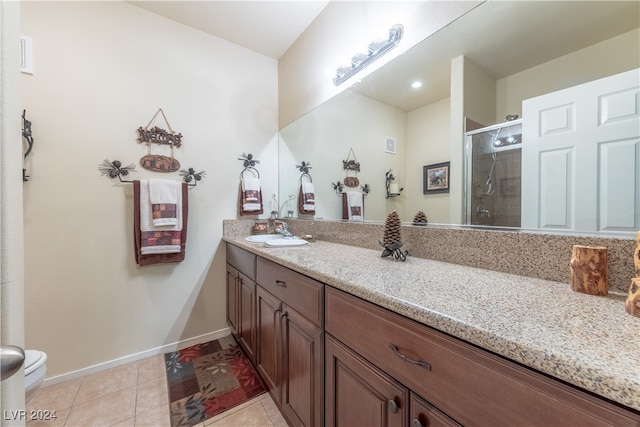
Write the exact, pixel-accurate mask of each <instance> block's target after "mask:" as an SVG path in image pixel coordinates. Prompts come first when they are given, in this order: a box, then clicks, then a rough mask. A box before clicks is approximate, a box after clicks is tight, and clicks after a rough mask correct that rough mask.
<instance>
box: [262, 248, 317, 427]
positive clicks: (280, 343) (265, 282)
mask: <svg viewBox="0 0 640 427" xmlns="http://www.w3.org/2000/svg"><path fill="white" fill-rule="evenodd" d="M256 281H257V283H258V286H257V290H256V312H257V314H256V331H257V334H256V335H257V336H256V338H257V348H256V368H257V370H258V372H259V373H260V375H261V376H262V378H263V380H264V381H265V383H266V385H267V387H268V388H269V391H270V393H271V395H272V396H273V398H274V400H275V401H276V404H277V405H278V406H279V407H280V409H281V411H282V413H283V415H284V416H285V417H286V418H287V420H288V422H289V423H290V424H291V425H293V426H322V425H323V412H324V403H323V402H324V393H323V382H324V332H323V326H324V309H323V307H324V285H323V284H322V283H320V282H317V281H315V280H313V279H310V278H309V277H306V276H304V275H302V274H299V273H296V272H294V271H292V270H289V269H287V268H285V267H282V266H280V265H278V264H275V263H273V262H271V261H269V260H266V259H263V258H258V259H257V276H256Z"/></svg>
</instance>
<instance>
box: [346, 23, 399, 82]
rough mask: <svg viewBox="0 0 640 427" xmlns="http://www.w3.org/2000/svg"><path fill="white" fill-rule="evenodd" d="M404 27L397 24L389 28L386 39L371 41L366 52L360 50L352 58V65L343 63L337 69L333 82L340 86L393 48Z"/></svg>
mask: <svg viewBox="0 0 640 427" xmlns="http://www.w3.org/2000/svg"><path fill="white" fill-rule="evenodd" d="M403 33H404V27H403V26H402V25H401V24H395V25H394V26H393V27H391V28H390V29H389V36H388V37H387V39H386V40H375V41H373V42H371V43H369V47H368V49H367V52H366V53H363V52H360V53H357V54H355V55H354V56H353V57H352V58H351V64H350V65H343V66H341V67H339V68H338V69H337V70H336V76H335V77H334V78H333V84H334V85H336V86H338V85H340V84H342V83H344V82H345V81H346V80H347V79H348V78H349V77H351V76H353V75H354V74H356V73H357V72H358V71H360V70H362V69H363V68H364V67H366V66H367V65H369V64H371V63H372V62H373V61H375V60H376V59H378V58H379V57H381V56H382V55H384V54H385V53H387V52H388V51H390V50H391V49H393V48H394V47H396V46H397V45H398V43H400V39H402V34H403Z"/></svg>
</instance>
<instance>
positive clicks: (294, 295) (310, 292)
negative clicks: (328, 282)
mask: <svg viewBox="0 0 640 427" xmlns="http://www.w3.org/2000/svg"><path fill="white" fill-rule="evenodd" d="M256 281H257V282H258V283H259V284H260V285H261V286H262V287H264V288H265V289H266V290H267V291H269V292H271V293H272V294H273V295H275V296H276V297H277V298H278V299H280V300H281V301H282V302H283V303H285V304H287V305H288V306H290V307H291V308H293V309H294V310H296V311H298V312H299V313H300V314H302V315H303V316H304V317H306V318H307V319H308V320H310V321H311V322H313V324H315V325H316V326H318V327H320V328H322V325H323V323H324V322H323V321H324V311H323V309H322V307H323V302H324V298H323V296H324V285H323V284H322V283H320V282H317V281H315V280H313V279H311V278H309V277H307V276H304V275H302V274H300V273H296V272H295V271H292V270H289V269H288V268H286V267H283V266H281V265H278V264H276V263H274V262H271V261H269V260H266V259H264V258H258V261H257V279H256Z"/></svg>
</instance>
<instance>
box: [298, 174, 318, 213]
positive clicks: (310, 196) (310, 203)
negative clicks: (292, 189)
mask: <svg viewBox="0 0 640 427" xmlns="http://www.w3.org/2000/svg"><path fill="white" fill-rule="evenodd" d="M298 213H300V214H301V215H314V214H315V213H316V201H315V192H314V188H313V184H311V183H310V182H303V183H301V184H300V190H299V191H298Z"/></svg>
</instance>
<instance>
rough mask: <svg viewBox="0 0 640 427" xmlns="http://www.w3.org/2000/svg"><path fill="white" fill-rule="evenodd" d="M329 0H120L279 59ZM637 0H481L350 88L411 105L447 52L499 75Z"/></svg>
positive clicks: (435, 79) (634, 16) (440, 75)
mask: <svg viewBox="0 0 640 427" xmlns="http://www.w3.org/2000/svg"><path fill="white" fill-rule="evenodd" d="M329 1H330V0H282V1H273V0H253V1H248V0H195V1H191V0H138V1H128V3H131V4H133V5H135V6H138V7H140V8H143V9H146V10H148V11H150V12H153V13H156V14H159V15H161V16H164V17H166V18H169V19H172V20H174V21H177V22H180V23H182V24H185V25H187V26H190V27H193V28H196V29H199V30H201V31H204V32H206V33H209V34H212V35H214V36H216V37H219V38H221V39H224V40H227V41H229V42H231V43H234V44H237V45H239V46H242V47H245V48H247V49H250V50H252V51H255V52H258V53H261V54H264V55H266V56H269V57H272V58H275V59H280V57H282V55H283V54H284V53H285V52H286V51H287V50H288V49H289V47H290V46H291V45H292V44H293V42H294V41H295V40H296V39H297V38H298V37H299V36H300V35H301V34H302V33H303V32H304V30H305V29H306V28H307V27H308V26H309V25H310V24H311V23H312V22H313V20H314V19H315V18H316V17H317V16H318V14H320V12H322V10H323V9H324V8H325V6H327V4H328V3H329ZM334 1H336V0H334ZM369 1H375V0H369ZM425 1H428V0H425ZM451 1H453V0H451ZM639 5H640V1H638V0H631V1H553V2H550V1H544V0H541V1H529V2H524V1H500V0H497V1H488V2H485V3H483V4H482V5H480V6H479V7H477V8H476V9H474V10H473V11H471V12H470V13H468V14H467V15H465V16H463V17H462V18H460V19H459V20H457V21H456V22H454V23H452V24H450V25H449V26H447V27H445V28H444V29H442V30H440V31H438V32H437V33H436V34H434V35H432V36H431V37H428V38H427V39H426V40H425V41H423V42H422V43H420V44H419V45H418V46H415V47H414V48H413V49H410V50H409V51H408V52H407V53H405V54H404V55H401V56H399V57H398V58H396V59H395V60H394V61H392V62H391V63H389V64H387V65H386V66H385V67H383V68H381V69H379V70H377V71H376V73H373V74H372V75H371V76H368V77H367V78H366V79H364V80H363V81H361V82H359V83H358V84H356V85H355V87H354V89H355V90H356V91H358V92H360V93H362V94H363V95H366V96H369V97H371V98H373V99H377V100H379V101H381V102H385V103H387V104H389V105H393V106H395V107H397V108H400V109H403V110H405V111H412V110H414V109H416V108H418V107H420V106H423V105H427V104H429V103H432V102H435V101H437V100H440V99H443V98H445V97H447V96H449V85H450V83H449V82H450V64H451V59H452V58H455V57H457V56H459V55H465V56H466V57H468V58H470V59H471V60H473V61H474V62H475V63H476V64H478V65H479V66H480V67H481V68H483V69H484V70H485V71H486V72H487V73H488V74H490V75H492V76H493V77H494V78H496V79H500V78H502V77H505V76H507V75H511V74H513V73H516V72H519V71H522V70H524V69H527V68H529V67H532V66H534V65H537V64H540V63H542V62H546V61H549V60H551V59H554V58H557V57H559V56H562V55H566V54H567V53H569V52H572V51H575V50H577V49H580V48H583V47H586V46H589V45H591V44H594V43H597V42H599V41H602V40H606V39H607V38H610V37H613V36H615V35H617V34H621V33H623V32H626V31H629V30H631V29H633V28H638V26H639V25H640V24H639V20H640V12H639ZM413 79H422V80H423V81H425V82H427V85H426V86H425V87H423V88H422V89H421V90H420V91H417V92H416V91H411V90H410V89H408V82H409V81H410V80H413Z"/></svg>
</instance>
